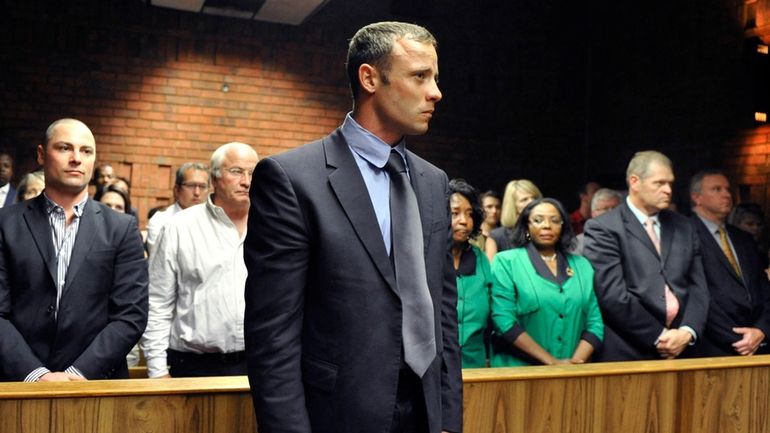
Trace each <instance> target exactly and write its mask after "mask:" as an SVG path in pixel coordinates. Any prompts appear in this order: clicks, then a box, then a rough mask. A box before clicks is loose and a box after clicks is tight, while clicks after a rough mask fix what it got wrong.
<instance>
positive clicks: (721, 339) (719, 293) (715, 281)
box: [691, 215, 770, 356]
mask: <svg viewBox="0 0 770 433" xmlns="http://www.w3.org/2000/svg"><path fill="white" fill-rule="evenodd" d="M691 220H692V223H693V226H694V227H695V228H696V230H697V233H698V235H699V236H700V240H701V246H702V248H701V249H702V251H703V268H704V270H705V272H706V280H707V281H708V288H709V293H710V294H711V304H710V306H709V317H708V321H707V322H706V331H705V332H704V334H703V341H702V344H700V345H699V346H700V347H699V348H698V350H697V353H698V354H699V355H701V356H727V355H737V353H736V352H735V350H734V349H733V347H732V344H733V343H735V342H736V341H738V340H740V339H741V336H740V335H739V334H736V333H735V332H733V330H732V328H733V327H744V326H745V327H752V328H759V329H761V330H762V332H764V333H765V335H768V336H770V288H768V284H767V276H766V275H765V270H764V269H763V268H762V266H761V264H760V263H761V262H760V257H759V255H758V254H757V248H756V246H755V244H754V239H753V238H752V237H751V235H749V234H748V233H745V232H743V231H742V230H740V229H738V228H737V227H733V226H731V225H727V226H726V228H727V234H728V236H730V240H731V241H732V244H733V247H734V249H735V255H736V256H737V259H738V263H739V264H740V267H741V274H742V276H739V275H738V274H737V273H736V272H735V270H734V269H733V267H732V266H731V265H730V262H728V261H727V257H726V256H725V254H724V253H723V252H722V247H721V246H720V245H719V243H718V242H717V241H716V239H714V236H713V235H712V234H711V233H709V231H708V228H707V227H706V225H705V224H703V221H701V220H700V218H698V216H697V215H693V217H692V218H691Z"/></svg>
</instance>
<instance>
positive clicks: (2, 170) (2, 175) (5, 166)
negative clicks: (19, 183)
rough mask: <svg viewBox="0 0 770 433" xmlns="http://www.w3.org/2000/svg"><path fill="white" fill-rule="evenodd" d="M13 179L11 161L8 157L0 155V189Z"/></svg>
mask: <svg viewBox="0 0 770 433" xmlns="http://www.w3.org/2000/svg"><path fill="white" fill-rule="evenodd" d="M12 177H13V159H11V156H10V155H6V154H4V153H0V187H3V186H5V185H7V184H8V182H10V181H11V178H12Z"/></svg>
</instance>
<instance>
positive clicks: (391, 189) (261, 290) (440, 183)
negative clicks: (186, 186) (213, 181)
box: [245, 22, 462, 433]
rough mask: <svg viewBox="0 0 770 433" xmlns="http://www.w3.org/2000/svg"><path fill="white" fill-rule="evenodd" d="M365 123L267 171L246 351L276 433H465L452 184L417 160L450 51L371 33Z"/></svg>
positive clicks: (361, 53)
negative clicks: (414, 147)
mask: <svg viewBox="0 0 770 433" xmlns="http://www.w3.org/2000/svg"><path fill="white" fill-rule="evenodd" d="M347 70H348V77H349V79H350V86H351V90H352V92H353V111H352V112H351V113H350V114H348V115H347V116H346V117H345V121H344V122H343V124H342V126H341V127H340V128H338V129H337V130H336V131H334V132H332V133H331V134H330V135H328V136H326V137H324V138H322V139H321V140H318V141H316V142H313V143H309V144H307V145H305V146H302V147H300V148H298V149H295V150H292V151H290V152H286V153H284V154H282V155H276V156H273V157H270V158H266V159H264V160H263V161H262V162H260V164H259V165H258V166H257V170H256V172H255V174H254V181H253V182H254V188H252V203H253V207H252V209H253V211H252V212H251V213H250V215H249V235H248V237H247V239H246V245H245V259H246V265H247V267H248V269H249V277H248V280H247V283H246V331H245V332H246V353H247V356H248V358H249V359H248V362H249V383H250V384H251V390H252V398H253V400H254V408H255V412H256V415H257V423H258V424H259V428H260V430H261V431H265V432H297V433H300V432H303V433H310V432H311V431H312V432H313V433H346V432H349V433H352V432H383V433H387V432H390V433H396V432H399V433H407V432H415V433H417V432H420V433H439V432H441V431H442V430H444V431H451V432H457V433H459V432H460V431H462V380H461V376H460V348H459V339H458V336H457V288H456V286H455V273H454V268H453V266H452V258H451V255H450V248H449V239H450V236H449V230H450V218H449V215H448V208H449V204H448V201H447V197H448V193H447V191H448V179H447V176H446V174H445V173H444V172H443V171H442V170H440V169H438V168H437V167H435V166H433V165H431V164H430V163H428V162H427V161H425V160H423V159H422V158H420V157H418V156H417V155H415V154H414V153H412V152H411V151H409V150H407V148H406V141H405V137H406V136H407V135H421V134H424V133H425V132H427V131H428V124H429V123H430V120H431V118H432V117H433V113H434V110H435V108H436V104H437V103H438V102H439V100H441V92H440V91H439V89H438V84H437V83H438V55H437V54H436V39H435V38H434V37H433V35H431V34H430V32H428V31H427V30H426V29H424V28H423V27H420V26H416V25H413V24H405V23H397V22H382V23H375V24H371V25H368V26H365V27H363V28H362V29H360V30H359V31H358V32H356V34H355V35H354V36H353V38H352V39H351V41H350V45H349V47H348V61H347Z"/></svg>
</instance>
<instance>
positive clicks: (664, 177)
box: [628, 162, 674, 215]
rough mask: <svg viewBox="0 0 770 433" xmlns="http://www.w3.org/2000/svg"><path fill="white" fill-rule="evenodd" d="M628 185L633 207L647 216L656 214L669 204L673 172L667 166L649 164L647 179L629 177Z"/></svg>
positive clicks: (654, 163)
mask: <svg viewBox="0 0 770 433" xmlns="http://www.w3.org/2000/svg"><path fill="white" fill-rule="evenodd" d="M628 183H629V189H630V194H631V199H632V201H633V202H634V205H635V206H637V207H639V209H640V210H642V211H644V212H646V213H647V214H648V215H653V214H656V213H658V212H660V211H662V210H663V209H666V208H668V206H669V205H670V204H671V192H672V186H673V185H674V172H673V171H671V167H669V166H667V165H664V164H660V163H658V162H651V163H650V167H649V170H647V177H645V178H644V179H642V178H640V177H639V176H636V175H631V177H630V178H629V179H628Z"/></svg>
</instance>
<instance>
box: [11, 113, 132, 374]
mask: <svg viewBox="0 0 770 433" xmlns="http://www.w3.org/2000/svg"><path fill="white" fill-rule="evenodd" d="M95 156H96V144H95V141H94V137H93V134H92V133H91V131H90V130H89V129H88V127H87V126H86V125H85V124H83V123H82V122H80V121H78V120H74V119H61V120H58V121H56V122H54V123H53V124H51V126H50V127H49V128H48V130H47V131H46V137H45V142H44V143H43V144H41V145H39V146H38V148H37V158H38V163H39V164H41V165H42V166H43V168H44V171H45V178H46V188H45V191H44V192H43V194H41V195H40V196H38V197H37V198H35V199H33V200H30V201H27V202H24V203H21V204H19V205H16V206H11V207H8V208H3V209H0V379H2V380H11V381H20V380H24V381H37V380H40V381H72V380H85V379H107V378H120V377H128V368H127V367H126V354H127V353H128V352H129V350H131V347H133V345H134V344H136V342H137V341H138V340H139V336H140V335H141V333H142V331H144V327H145V325H146V323H147V264H146V262H145V260H144V251H143V249H142V240H141V236H140V235H139V231H138V229H137V226H136V220H135V219H134V218H132V217H130V216H127V215H124V214H118V213H117V212H114V211H112V210H110V209H109V208H107V207H105V206H104V205H102V204H101V203H97V202H94V201H92V200H90V199H89V198H88V194H87V186H88V181H89V180H90V178H91V174H92V172H93V166H94V159H95Z"/></svg>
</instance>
